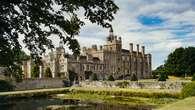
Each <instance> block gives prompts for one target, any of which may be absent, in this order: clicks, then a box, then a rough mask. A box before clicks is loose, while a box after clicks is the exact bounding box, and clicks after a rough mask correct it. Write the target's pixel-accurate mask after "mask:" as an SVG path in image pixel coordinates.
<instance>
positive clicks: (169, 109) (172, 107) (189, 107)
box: [158, 97, 195, 110]
mask: <svg viewBox="0 0 195 110" xmlns="http://www.w3.org/2000/svg"><path fill="white" fill-rule="evenodd" d="M158 110H195V97H189V98H186V99H184V100H179V101H177V102H175V103H171V104H168V105H165V106H164V107H162V108H159V109H158Z"/></svg>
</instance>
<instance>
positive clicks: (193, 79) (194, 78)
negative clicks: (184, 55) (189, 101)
mask: <svg viewBox="0 0 195 110" xmlns="http://www.w3.org/2000/svg"><path fill="white" fill-rule="evenodd" d="M192 81H195V73H194V74H193V75H192Z"/></svg>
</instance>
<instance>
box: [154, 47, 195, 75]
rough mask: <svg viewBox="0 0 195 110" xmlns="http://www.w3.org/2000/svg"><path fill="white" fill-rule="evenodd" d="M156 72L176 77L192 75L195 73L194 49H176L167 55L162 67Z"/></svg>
mask: <svg viewBox="0 0 195 110" xmlns="http://www.w3.org/2000/svg"><path fill="white" fill-rule="evenodd" d="M156 72H159V73H166V74H170V75H176V76H184V75H185V74H188V75H192V74H193V73H194V72H195V47H188V48H182V47H181V48H177V49H175V51H174V52H172V53H170V54H169V55H168V59H167V60H166V61H165V64H164V65H163V66H160V67H159V68H157V69H156Z"/></svg>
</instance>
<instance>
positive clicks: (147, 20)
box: [137, 15, 164, 26]
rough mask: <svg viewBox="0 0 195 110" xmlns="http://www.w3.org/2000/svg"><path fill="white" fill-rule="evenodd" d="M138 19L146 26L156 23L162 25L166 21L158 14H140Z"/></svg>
mask: <svg viewBox="0 0 195 110" xmlns="http://www.w3.org/2000/svg"><path fill="white" fill-rule="evenodd" d="M137 19H138V21H139V22H140V23H141V24H143V25H145V26H155V25H160V24H162V23H163V22H164V20H163V19H162V18H160V17H158V16H143V15H141V16H139V17H138V18H137Z"/></svg>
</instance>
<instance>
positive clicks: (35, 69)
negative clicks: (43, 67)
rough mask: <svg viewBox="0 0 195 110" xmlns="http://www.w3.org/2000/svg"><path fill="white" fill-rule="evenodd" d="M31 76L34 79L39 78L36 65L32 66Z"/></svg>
mask: <svg viewBox="0 0 195 110" xmlns="http://www.w3.org/2000/svg"><path fill="white" fill-rule="evenodd" d="M31 75H32V77H34V78H37V77H39V66H38V65H33V67H32V71H31Z"/></svg>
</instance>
